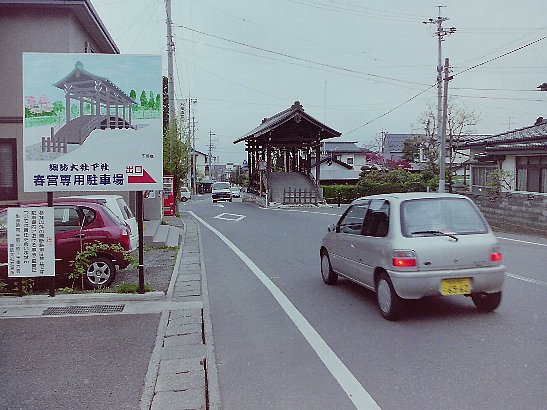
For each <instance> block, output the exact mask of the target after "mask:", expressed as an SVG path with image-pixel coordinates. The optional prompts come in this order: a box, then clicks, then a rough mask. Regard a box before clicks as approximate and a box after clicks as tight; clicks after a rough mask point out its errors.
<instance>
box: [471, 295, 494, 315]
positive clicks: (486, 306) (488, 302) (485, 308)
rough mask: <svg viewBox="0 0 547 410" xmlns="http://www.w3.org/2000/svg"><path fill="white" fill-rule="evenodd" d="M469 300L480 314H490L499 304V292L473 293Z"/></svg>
mask: <svg viewBox="0 0 547 410" xmlns="http://www.w3.org/2000/svg"><path fill="white" fill-rule="evenodd" d="M471 299H472V300H473V303H474V304H475V306H476V308H477V309H478V310H480V311H481V312H491V311H493V310H494V309H496V308H497V307H498V306H499V305H500V303H501V292H495V293H473V294H471Z"/></svg>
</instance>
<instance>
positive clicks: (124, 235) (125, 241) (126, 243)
mask: <svg viewBox="0 0 547 410" xmlns="http://www.w3.org/2000/svg"><path fill="white" fill-rule="evenodd" d="M129 232H130V231H129V230H128V229H127V227H125V228H122V230H121V235H120V236H121V240H122V244H121V245H122V247H123V248H124V249H125V250H129V249H130V248H131V239H130V237H129Z"/></svg>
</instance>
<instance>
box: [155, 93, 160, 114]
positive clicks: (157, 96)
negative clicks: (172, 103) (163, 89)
mask: <svg viewBox="0 0 547 410" xmlns="http://www.w3.org/2000/svg"><path fill="white" fill-rule="evenodd" d="M154 109H155V110H158V111H159V110H161V95H159V94H156V103H155V105H154Z"/></svg>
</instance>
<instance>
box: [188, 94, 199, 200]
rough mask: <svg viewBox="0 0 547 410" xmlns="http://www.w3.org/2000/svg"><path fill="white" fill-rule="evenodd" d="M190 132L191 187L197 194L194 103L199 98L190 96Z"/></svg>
mask: <svg viewBox="0 0 547 410" xmlns="http://www.w3.org/2000/svg"><path fill="white" fill-rule="evenodd" d="M187 101H188V108H187V112H188V133H189V135H190V142H191V145H192V147H191V148H192V149H191V150H190V188H191V191H192V194H194V195H195V194H197V189H196V188H197V175H196V122H195V118H194V110H193V108H192V104H196V103H197V102H198V100H197V99H196V98H190V96H188V99H187Z"/></svg>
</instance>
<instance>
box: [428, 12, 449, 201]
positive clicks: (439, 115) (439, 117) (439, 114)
mask: <svg viewBox="0 0 547 410" xmlns="http://www.w3.org/2000/svg"><path fill="white" fill-rule="evenodd" d="M437 7H438V8H439V16H438V17H437V18H436V19H431V18H430V19H429V20H427V21H424V22H423V23H424V24H436V25H437V31H436V32H435V35H436V36H437V39H438V40H437V41H438V44H437V48H438V60H437V127H436V129H437V141H439V142H440V145H441V146H442V147H443V148H444V146H445V143H444V141H443V140H442V139H443V136H442V130H441V123H442V122H443V109H442V104H443V103H442V100H443V93H442V82H443V78H442V74H443V65H442V47H441V45H442V42H443V41H444V37H445V36H446V35H449V34H452V33H455V32H456V28H455V27H450V28H449V29H446V30H445V29H444V28H443V22H445V21H447V20H448V17H442V16H441V8H442V7H444V6H437ZM447 81H448V80H447ZM443 148H441V147H440V149H439V192H445V189H444V188H445V175H444V168H445V166H444V161H445V155H446V154H445V152H444V151H443Z"/></svg>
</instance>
